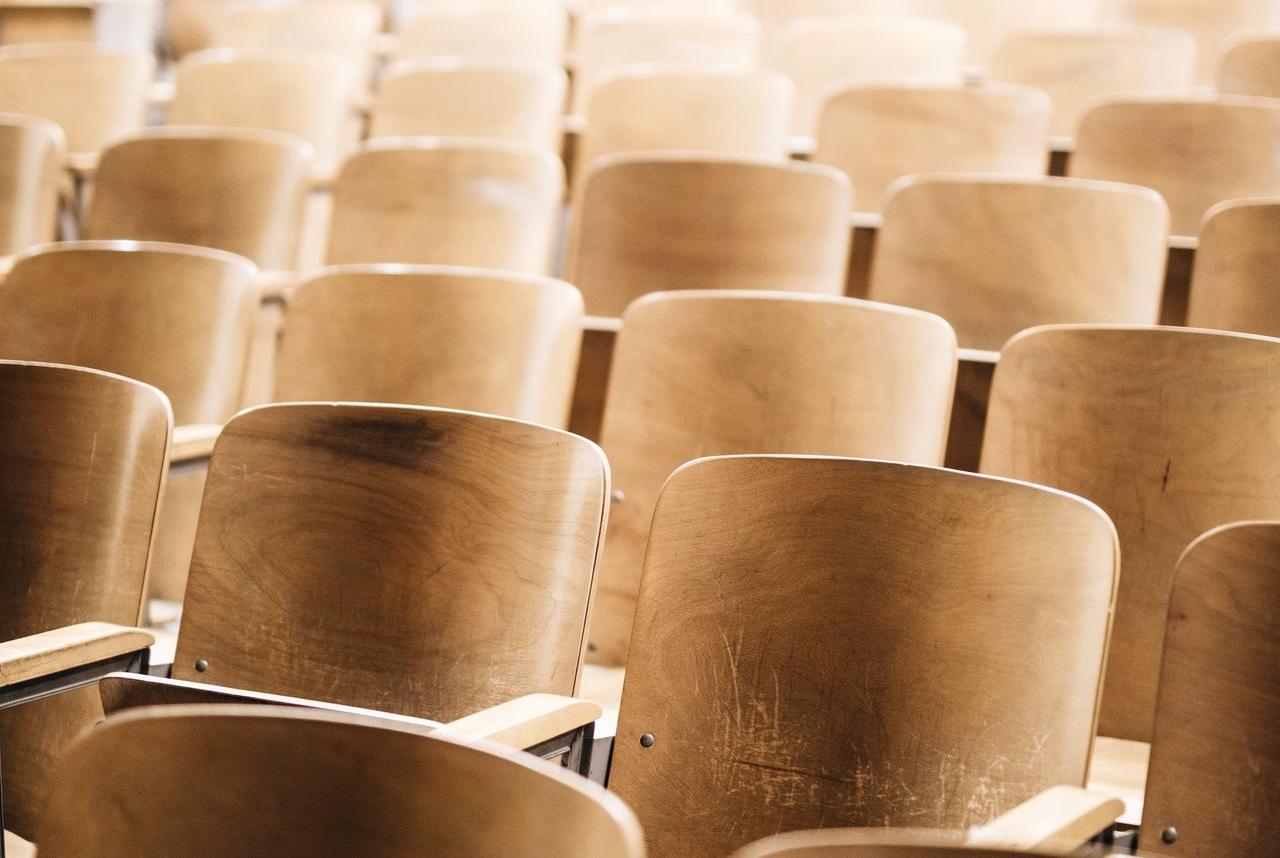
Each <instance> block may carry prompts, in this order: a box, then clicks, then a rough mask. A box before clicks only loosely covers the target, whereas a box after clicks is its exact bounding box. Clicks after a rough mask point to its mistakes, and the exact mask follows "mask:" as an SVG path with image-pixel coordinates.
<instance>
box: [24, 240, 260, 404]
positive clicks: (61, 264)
mask: <svg viewBox="0 0 1280 858" xmlns="http://www.w3.org/2000/svg"><path fill="white" fill-rule="evenodd" d="M255 273H256V272H255V270H254V267H253V265H252V264H250V263H249V261H248V260H246V259H244V258H242V257H238V256H233V255H232V254H230V253H224V252H222V251H218V250H209V249H206V248H203V247H183V246H179V245H170V244H155V243H142V244H137V243H134V242H123V241H121V242H114V241H80V242H63V243H60V244H53V245H48V246H46V247H42V248H39V249H38V250H36V251H34V252H32V253H30V254H26V255H23V256H21V257H19V258H18V260H17V262H16V263H15V264H14V266H13V270H12V271H11V272H10V273H9V275H8V276H7V277H6V278H5V279H4V281H3V283H0V357H2V358H13V359H20V360H39V361H48V362H56V363H66V364H76V365H79V366H88V367H93V368H95V369H100V370H104V371H106V372H114V373H118V374H120V375H124V376H127V377H129V378H136V379H139V380H141V381H144V382H146V383H148V384H152V385H155V386H156V387H157V388H159V389H160V390H162V391H164V392H165V394H166V395H167V396H168V397H169V400H170V401H171V402H172V403H173V413H174V417H175V419H176V420H177V423H178V424H179V425H183V424H188V423H223V422H225V421H226V420H228V419H229V418H230V417H231V416H232V415H233V414H235V413H236V411H238V410H239V409H240V402H241V395H242V393H243V390H244V378H245V372H246V363H247V360H248V353H249V345H250V341H251V339H252V331H253V320H254V317H255V314H256V312H257V305H258V297H257V290H256V289H255V287H254V274H255Z"/></svg>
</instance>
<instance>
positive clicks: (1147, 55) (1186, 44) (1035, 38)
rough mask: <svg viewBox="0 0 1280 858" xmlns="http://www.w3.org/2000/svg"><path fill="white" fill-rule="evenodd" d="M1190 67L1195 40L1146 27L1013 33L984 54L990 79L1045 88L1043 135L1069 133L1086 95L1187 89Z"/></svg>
mask: <svg viewBox="0 0 1280 858" xmlns="http://www.w3.org/2000/svg"><path fill="white" fill-rule="evenodd" d="M1195 68H1196V42H1195V39H1194V38H1192V37H1191V35H1190V34H1189V33H1184V32H1181V31H1179V30H1163V29H1158V28H1154V27H1148V28H1134V29H1128V30H1035V31H1026V32H1019V33H1013V34H1010V35H1009V36H1008V38H1006V39H1004V41H1002V42H1001V43H1000V44H999V46H997V47H996V49H995V53H994V54H993V56H992V59H991V76H992V77H993V78H994V79H996V80H1002V81H1009V82H1011V83H1018V84H1022V85H1024V86H1032V87H1035V88H1037V89H1041V90H1044V91H1045V92H1047V93H1048V94H1049V98H1050V99H1052V101H1053V119H1052V121H1051V122H1050V124H1049V133H1051V134H1053V135H1055V136H1058V137H1071V138H1074V137H1075V134H1076V126H1077V125H1079V123H1080V117H1081V116H1083V115H1084V113H1085V111H1086V110H1087V108H1088V105H1089V102H1090V101H1091V100H1092V99H1094V98H1098V97H1102V96H1114V95H1130V96H1134V95H1137V96H1145V95H1188V94H1189V93H1190V92H1191V87H1192V84H1193V83H1194V81H1195Z"/></svg>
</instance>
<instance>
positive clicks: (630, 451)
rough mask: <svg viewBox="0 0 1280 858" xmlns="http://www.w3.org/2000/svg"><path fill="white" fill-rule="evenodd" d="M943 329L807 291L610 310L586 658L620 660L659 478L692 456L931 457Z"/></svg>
mask: <svg viewBox="0 0 1280 858" xmlns="http://www.w3.org/2000/svg"><path fill="white" fill-rule="evenodd" d="M955 373H956V349H955V334H954V333H952V331H951V329H950V328H949V327H948V326H947V324H946V323H945V322H943V321H942V320H941V319H939V318H937V317H936V316H931V315H929V314H927V313H920V312H916V311H913V310H902V309H899V308H896V307H887V306H884V305H879V304H872V303H869V302H866V301H855V300H853V299H849V298H838V297H827V296H818V295H812V296H810V295H785V294H778V293H768V292H712V293H708V292H674V293H663V294H656V295H650V296H648V297H646V298H643V299H641V300H639V301H637V302H636V303H634V304H632V305H631V306H630V307H629V308H628V309H627V312H626V314H625V315H624V316H623V323H622V333H621V334H620V336H619V339H618V345H617V349H616V351H615V354H614V359H613V364H612V371H611V374H610V381H609V393H608V396H607V398H606V403H607V404H606V407H605V414H604V425H603V430H602V436H601V437H602V442H603V444H604V446H605V449H606V450H607V451H608V454H609V458H610V461H611V463H612V464H613V468H614V472H615V473H616V475H617V476H616V479H615V484H616V486H617V489H618V492H619V493H620V494H621V498H622V500H621V502H620V503H618V504H616V505H615V506H614V508H613V509H612V510H611V513H610V523H609V537H608V540H607V541H606V545H607V548H606V550H605V554H604V566H603V567H602V573H601V587H600V590H599V592H598V593H597V596H596V604H595V609H594V613H593V617H594V619H593V620H592V635H591V638H592V642H593V644H594V645H595V646H596V648H597V649H596V651H595V659H596V660H598V661H601V662H605V663H616V664H622V663H625V661H626V655H627V643H628V640H629V638H630V633H631V623H632V619H633V616H634V613H635V603H636V593H637V591H638V589H639V582H640V567H641V560H642V559H643V557H644V549H645V542H646V540H647V539H648V538H649V522H650V519H652V517H653V508H654V502H655V501H656V499H657V497H658V492H659V490H660V489H661V488H662V484H663V483H664V482H665V481H666V479H667V477H668V476H670V475H671V473H672V472H673V471H675V470H676V469H677V468H679V467H680V465H682V464H684V463H685V462H687V461H689V460H690V459H693V458H696V457H698V456H705V455H718V454H725V453H819V454H824V455H842V456H855V455H856V456H867V457H873V458H884V459H896V460H903V461H911V462H920V463H923V464H941V462H942V456H943V452H944V449H945V447H946V437H947V425H948V422H949V420H950V414H951V396H952V389H953V387H954V383H955Z"/></svg>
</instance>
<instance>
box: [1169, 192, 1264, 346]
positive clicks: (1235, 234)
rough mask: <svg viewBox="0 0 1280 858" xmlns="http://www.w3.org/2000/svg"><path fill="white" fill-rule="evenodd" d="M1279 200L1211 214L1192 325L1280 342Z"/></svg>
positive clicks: (1195, 278)
mask: <svg viewBox="0 0 1280 858" xmlns="http://www.w3.org/2000/svg"><path fill="white" fill-rule="evenodd" d="M1277 236H1280V198H1270V199H1255V200H1236V201H1234V202H1227V203H1220V204H1218V205H1216V206H1214V207H1213V208H1211V209H1210V210H1209V214H1208V215H1207V216H1206V217H1205V221H1204V226H1203V227H1202V228H1201V231H1200V247H1199V249H1198V250H1197V251H1196V262H1195V271H1194V273H1193V275H1192V279H1191V300H1190V306H1189V308H1188V313H1187V324H1188V325H1190V326H1191V327H1194V328H1218V329H1220V330H1224V331H1240V332H1242V333H1247V334H1264V335H1266V336H1270V337H1275V336H1280V302H1278V301H1277V297H1280V293H1278V292H1277V286H1280V283H1277V276H1278V275H1280V243H1278V242H1277V241H1276V237H1277Z"/></svg>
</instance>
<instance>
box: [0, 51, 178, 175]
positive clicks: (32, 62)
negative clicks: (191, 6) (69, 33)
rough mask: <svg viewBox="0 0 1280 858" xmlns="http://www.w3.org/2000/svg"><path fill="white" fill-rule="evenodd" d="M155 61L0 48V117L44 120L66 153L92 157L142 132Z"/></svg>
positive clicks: (117, 55)
mask: <svg viewBox="0 0 1280 858" xmlns="http://www.w3.org/2000/svg"><path fill="white" fill-rule="evenodd" d="M154 68H155V60H154V59H153V58H152V57H150V56H148V55H146V54H122V53H115V52H111V51H103V50H99V49H98V48H95V47H93V46H92V45H57V44H54V45H13V46H9V47H4V48H0V111H4V112H8V113H23V114H26V115H28V116H39V117H41V118H42V119H48V120H49V121H50V122H53V123H56V124H57V125H58V126H59V127H61V128H62V131H63V133H64V134H65V135H66V143H67V150H68V151H70V152H76V153H79V152H97V151H99V150H100V149H102V147H103V146H105V145H106V144H107V141H108V140H110V139H111V138H113V137H116V136H119V135H121V134H127V133H129V132H131V131H135V130H137V129H138V128H141V127H142V124H143V119H144V113H145V111H146V101H147V87H148V85H149V84H150V83H151V75H152V72H153V71H154Z"/></svg>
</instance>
